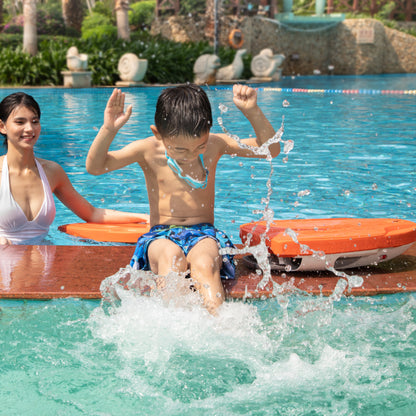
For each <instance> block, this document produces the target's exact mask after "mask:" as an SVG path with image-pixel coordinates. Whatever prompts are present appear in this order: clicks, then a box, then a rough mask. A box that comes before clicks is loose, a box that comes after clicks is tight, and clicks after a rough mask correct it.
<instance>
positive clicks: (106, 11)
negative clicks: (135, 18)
mask: <svg viewBox="0 0 416 416" xmlns="http://www.w3.org/2000/svg"><path fill="white" fill-rule="evenodd" d="M92 11H93V13H99V14H102V15H103V16H106V17H108V18H109V19H110V20H112V19H113V13H112V9H111V7H109V6H108V5H106V4H104V3H103V2H102V1H97V3H95V6H94V7H93V9H92Z"/></svg>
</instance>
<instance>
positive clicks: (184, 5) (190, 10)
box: [179, 0, 206, 16]
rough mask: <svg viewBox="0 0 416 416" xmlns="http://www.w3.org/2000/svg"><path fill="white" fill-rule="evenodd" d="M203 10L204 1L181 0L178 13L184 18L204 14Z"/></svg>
mask: <svg viewBox="0 0 416 416" xmlns="http://www.w3.org/2000/svg"><path fill="white" fill-rule="evenodd" d="M205 9H206V1H205V0H181V2H180V9H179V13H180V14H182V15H185V16H186V15H189V14H204V13H205Z"/></svg>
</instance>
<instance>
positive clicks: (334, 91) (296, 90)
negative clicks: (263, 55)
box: [211, 82, 416, 95]
mask: <svg viewBox="0 0 416 416" xmlns="http://www.w3.org/2000/svg"><path fill="white" fill-rule="evenodd" d="M248 83H249V82H248ZM211 88H212V89H216V90H230V89H232V87H229V86H215V87H211ZM257 90H259V91H273V92H286V93H306V94H356V95H357V94H362V95H416V90H372V89H345V90H344V89H335V88H334V89H318V88H273V87H257Z"/></svg>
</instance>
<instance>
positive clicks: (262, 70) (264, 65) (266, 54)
mask: <svg viewBox="0 0 416 416" xmlns="http://www.w3.org/2000/svg"><path fill="white" fill-rule="evenodd" d="M284 60H285V56H284V55H274V54H273V51H272V50H271V49H270V48H266V49H263V50H262V51H261V52H260V53H259V54H258V55H256V56H255V57H254V58H253V59H252V61H251V64H250V69H251V72H252V73H253V75H254V80H256V79H258V80H261V81H271V80H273V81H277V80H279V79H280V77H281V72H282V70H281V68H280V67H281V65H282V64H283V61H284Z"/></svg>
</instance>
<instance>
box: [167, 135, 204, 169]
mask: <svg viewBox="0 0 416 416" xmlns="http://www.w3.org/2000/svg"><path fill="white" fill-rule="evenodd" d="M208 137H209V132H207V133H205V134H203V135H202V136H200V137H188V136H175V137H164V138H162V140H163V144H164V146H165V148H166V152H167V154H168V155H169V156H170V157H171V158H173V159H175V160H176V162H178V163H179V164H180V163H188V162H192V161H195V160H196V159H197V158H198V157H199V155H200V154H203V153H204V152H205V150H206V148H207V143H208Z"/></svg>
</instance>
